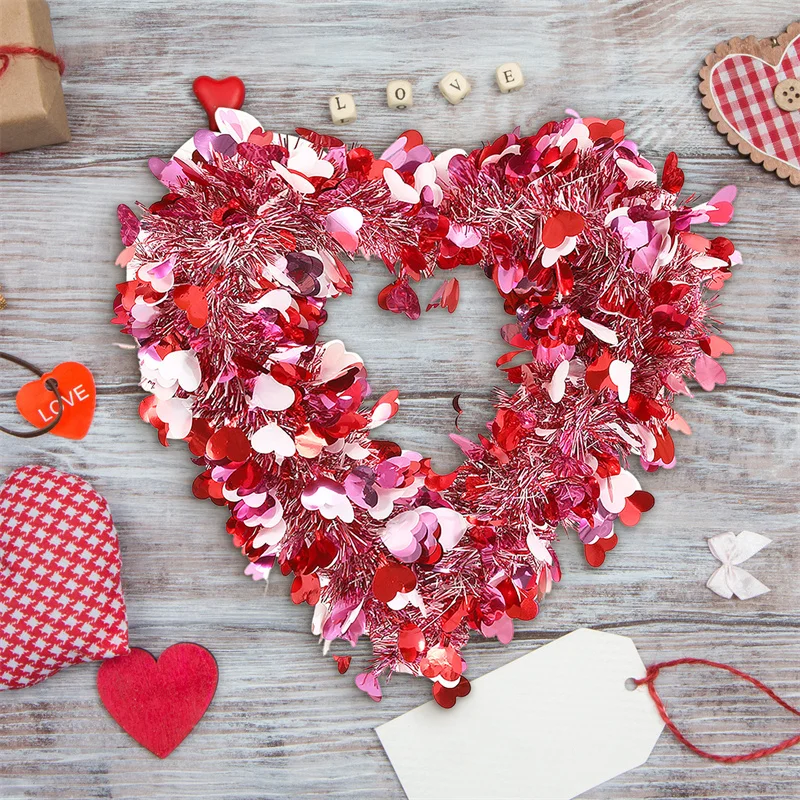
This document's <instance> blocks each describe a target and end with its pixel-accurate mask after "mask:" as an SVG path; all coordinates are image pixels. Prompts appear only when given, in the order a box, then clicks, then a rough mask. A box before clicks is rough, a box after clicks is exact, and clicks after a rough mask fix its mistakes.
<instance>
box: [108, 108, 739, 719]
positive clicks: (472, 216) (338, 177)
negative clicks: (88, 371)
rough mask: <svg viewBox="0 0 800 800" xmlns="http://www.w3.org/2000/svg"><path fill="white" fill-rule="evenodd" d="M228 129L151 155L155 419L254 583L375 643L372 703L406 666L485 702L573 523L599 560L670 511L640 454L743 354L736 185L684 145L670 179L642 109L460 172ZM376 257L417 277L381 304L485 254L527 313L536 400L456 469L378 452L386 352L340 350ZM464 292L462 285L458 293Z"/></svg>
mask: <svg viewBox="0 0 800 800" xmlns="http://www.w3.org/2000/svg"><path fill="white" fill-rule="evenodd" d="M217 124H218V127H219V132H212V131H209V130H202V131H199V132H198V133H197V134H195V136H194V137H193V138H192V139H191V140H189V142H187V143H186V144H185V145H184V146H183V147H181V148H180V149H179V150H178V152H177V153H176V154H175V156H173V158H172V159H171V160H170V161H168V162H166V163H165V162H163V161H161V160H159V159H152V160H151V162H150V166H151V169H152V170H153V172H154V173H155V174H156V176H157V177H158V178H159V179H160V180H161V182H162V183H164V184H165V185H166V186H167V189H168V192H167V194H166V195H164V197H162V199H161V200H159V201H158V202H156V203H154V204H153V205H151V206H150V207H149V208H144V207H143V211H144V216H143V218H142V220H141V222H140V221H139V219H137V217H136V215H134V213H133V212H132V211H131V210H130V209H129V208H128V207H126V206H120V207H119V217H120V222H121V225H122V239H123V243H124V245H125V250H124V251H123V253H122V255H121V256H120V259H119V261H118V263H119V264H121V265H123V266H126V267H127V272H128V280H127V281H126V282H125V283H122V284H120V285H119V290H120V294H119V296H118V297H117V300H116V303H115V307H116V312H117V317H116V320H115V321H116V322H117V323H119V324H121V325H123V326H124V327H123V330H124V331H125V332H126V333H129V334H131V335H132V336H134V337H135V338H136V339H137V341H138V343H139V362H140V366H141V373H142V386H143V387H144V388H145V389H146V390H147V391H148V392H150V395H149V396H148V397H146V398H145V400H144V401H143V402H142V404H141V409H140V410H141V415H142V417H143V418H144V419H145V420H146V421H148V422H149V423H151V424H152V425H153V426H154V427H155V428H156V429H157V430H158V436H159V439H160V441H161V443H162V444H164V445H167V444H168V440H170V439H184V440H185V441H186V442H187V444H188V446H189V449H190V451H191V454H192V456H193V457H194V461H195V463H197V464H198V465H199V466H200V467H201V468H202V469H203V472H202V474H200V475H199V476H198V477H197V479H196V480H195V482H194V487H193V490H194V493H195V495H196V496H197V497H200V498H210V499H211V500H212V501H213V502H214V503H216V504H218V505H226V506H227V507H228V508H229V509H230V512H231V516H230V520H229V522H228V525H227V529H228V533H229V534H230V535H231V536H232V538H233V541H234V543H235V545H236V546H237V547H240V548H241V549H242V551H243V553H244V554H245V555H246V556H247V557H248V558H249V559H250V561H251V562H252V563H251V565H250V566H249V567H248V569H247V570H246V572H247V573H248V574H251V575H253V576H254V577H255V578H258V577H264V578H266V576H267V575H268V573H269V570H270V569H271V568H272V567H273V565H279V567H280V569H281V571H282V572H283V573H284V574H288V573H290V572H291V573H294V581H293V583H292V588H291V596H292V599H293V600H294V602H295V603H302V602H303V601H305V602H307V603H309V604H310V605H312V606H315V611H314V618H313V623H312V630H313V632H314V633H315V634H317V635H320V636H321V637H322V638H323V639H324V640H325V642H326V648H327V646H328V644H329V643H330V642H332V641H333V640H335V639H337V638H341V639H346V640H348V641H349V642H351V643H352V644H355V642H356V640H357V639H358V637H359V636H360V635H362V634H366V635H368V636H369V638H370V639H371V641H372V645H373V659H372V662H371V664H370V668H369V669H368V671H366V672H363V673H361V674H360V675H359V676H358V677H357V678H356V683H357V685H358V686H359V687H360V688H361V689H363V690H364V691H366V692H368V694H369V695H370V696H371V697H372V698H373V699H375V700H378V699H380V697H381V686H380V684H379V682H378V678H379V676H380V675H381V674H382V673H392V672H406V673H411V674H413V675H423V676H425V677H427V678H429V679H431V680H432V681H433V694H434V697H435V698H436V700H437V701H438V702H439V703H440V704H441V705H444V706H448V707H449V706H452V705H453V704H454V703H455V700H456V698H457V697H459V696H463V695H464V694H465V693H466V692H468V691H469V683H468V682H467V679H466V678H465V677H464V674H463V673H464V670H465V667H466V664H465V662H464V661H463V659H462V658H461V654H460V653H461V650H462V648H463V647H464V645H465V644H466V643H467V640H468V638H469V635H470V631H472V630H478V631H480V632H481V633H482V634H483V635H484V636H496V637H497V638H498V639H500V640H501V641H503V642H508V641H509V640H510V639H511V637H512V635H513V620H515V619H525V620H529V619H532V618H533V617H534V616H536V614H537V611H538V604H539V601H540V600H541V598H542V597H543V595H544V594H546V593H547V592H549V591H550V588H551V585H552V583H553V581H557V580H559V577H560V570H559V565H558V560H557V558H556V554H555V552H554V550H553V541H554V540H555V538H556V530H557V527H558V526H563V527H564V528H565V529H568V530H570V529H571V530H574V531H577V534H578V535H579V537H580V539H581V541H582V542H583V543H584V544H585V546H586V555H587V559H588V561H589V562H590V563H592V564H594V565H599V564H600V563H601V562H602V560H603V558H604V555H605V552H606V551H607V550H609V549H611V548H612V547H613V546H614V544H615V543H616V535H615V533H614V523H615V521H616V520H617V519H618V518H619V519H620V520H621V521H622V522H624V523H625V524H635V522H636V521H637V520H638V518H639V516H640V514H641V512H642V511H644V510H647V509H648V508H649V507H650V506H651V505H652V502H653V501H652V497H651V496H650V495H649V494H647V493H646V492H643V491H642V490H641V487H640V485H639V482H638V480H637V479H636V477H634V475H633V474H632V473H631V472H629V471H628V469H626V466H627V462H628V459H629V458H630V457H631V456H632V455H636V456H638V457H639V460H640V462H641V464H642V466H643V467H644V469H645V470H647V471H652V470H655V469H657V468H658V467H666V468H671V467H672V466H673V465H674V463H675V455H674V447H673V442H672V438H671V435H670V429H673V430H674V429H678V430H683V431H685V432H687V433H688V426H687V425H686V423H685V422H684V421H683V420H682V419H681V417H680V416H679V415H678V414H677V413H676V412H675V411H673V410H672V408H671V406H670V402H671V400H672V398H673V396H674V395H675V394H676V393H682V394H687V395H688V394H690V392H689V390H688V388H687V386H686V383H685V382H684V376H693V377H694V378H695V379H696V380H697V381H698V382H699V383H700V385H701V386H702V387H703V388H704V389H711V388H713V386H714V384H715V383H723V382H724V380H725V373H724V372H723V370H722V368H721V367H720V366H719V365H718V364H717V362H716V361H715V360H714V359H715V357H716V356H717V355H719V354H720V353H721V352H726V351H730V348H729V346H728V345H727V343H726V342H724V340H722V339H720V338H719V337H718V336H715V335H714V334H713V332H712V327H713V321H712V320H711V319H710V317H709V312H710V307H711V304H712V303H713V292H715V291H716V290H718V289H719V288H721V287H722V285H723V282H724V281H725V280H726V279H727V278H728V277H729V276H730V268H731V266H732V265H734V264H737V263H740V260H741V259H740V257H739V254H738V253H737V252H736V251H735V250H734V247H733V245H732V244H731V243H730V242H729V241H728V240H727V239H725V238H722V237H717V238H715V239H713V240H709V239H707V238H704V237H703V236H700V235H699V234H697V233H692V232H691V231H690V228H691V226H692V225H693V224H696V223H703V222H710V223H711V224H712V225H722V224H724V223H725V222H727V221H729V219H730V218H731V215H732V211H733V209H732V205H731V202H732V200H733V198H734V196H735V190H734V189H733V188H732V187H727V188H726V189H723V190H722V191H720V192H719V193H718V194H717V195H715V196H714V197H713V198H712V199H711V201H710V202H708V203H703V204H700V205H695V206H693V207H689V206H687V205H685V204H683V203H682V202H680V201H679V198H678V195H679V193H680V191H681V188H682V184H683V173H682V172H681V170H680V169H679V168H678V165H677V159H676V157H675V155H674V154H670V155H669V157H668V158H667V161H666V164H665V167H664V172H663V176H662V178H661V181H660V182H659V180H658V177H657V175H656V171H655V169H654V168H653V166H652V165H651V164H650V162H648V161H647V160H646V159H645V158H643V157H642V156H641V155H639V153H638V150H637V147H636V145H635V144H634V143H633V142H631V141H629V140H627V139H626V138H625V135H624V131H623V127H624V126H623V123H622V122H621V121H619V120H610V121H603V120H599V119H579V118H568V119H566V120H564V121H561V122H550V123H548V124H546V125H545V126H544V127H543V128H541V130H539V131H538V132H537V133H535V134H533V135H532V136H521V135H520V133H519V131H518V130H517V131H514V132H513V133H510V134H508V135H505V136H501V137H500V138H499V139H497V140H496V141H495V142H494V143H492V144H490V145H488V146H486V147H482V148H478V149H476V150H474V151H473V152H471V153H469V154H467V153H465V152H464V151H461V150H448V151H446V152H444V153H441V154H440V155H438V156H436V157H435V158H434V157H433V155H432V153H431V151H430V150H429V149H428V147H426V146H425V144H424V143H423V141H422V138H421V136H420V135H419V134H418V133H416V132H415V131H408V132H406V133H404V134H403V135H402V136H401V137H400V138H399V139H398V140H397V141H396V142H395V143H394V144H393V145H392V146H391V147H390V148H389V149H388V150H387V151H386V152H385V153H383V155H381V156H380V157H379V158H376V157H374V155H373V154H372V153H371V152H370V151H369V150H367V149H366V148H362V147H356V148H352V149H351V148H348V147H346V146H345V145H344V144H343V143H342V142H341V141H339V140H338V139H334V138H332V137H325V136H320V135H318V134H316V133H313V132H311V131H307V130H303V129H298V133H299V134H300V136H299V137H295V136H283V135H278V134H276V133H273V132H270V131H267V130H264V129H263V127H262V126H261V125H260V124H259V123H258V122H257V121H256V120H255V119H254V118H253V117H251V116H250V115H249V114H246V113H244V112H240V111H234V110H232V109H220V110H219V111H218V112H217ZM357 251H360V252H361V253H363V254H364V255H366V256H370V255H377V256H379V257H380V258H381V259H382V261H383V262H384V263H385V264H386V266H387V267H388V268H389V270H390V271H392V272H393V273H394V275H395V276H396V281H395V282H394V283H392V284H391V285H390V286H387V287H386V289H384V290H383V292H381V295H380V297H379V302H380V304H381V305H382V306H383V307H385V308H388V309H390V310H392V311H402V312H404V313H406V314H408V316H410V317H412V318H413V317H418V316H419V313H420V309H419V301H418V300H417V297H416V294H415V293H414V291H413V289H412V288H411V286H410V284H409V279H414V280H419V279H420V278H421V277H429V276H431V275H432V274H433V272H434V270H435V269H436V268H437V267H438V268H440V269H444V270H449V269H453V268H455V267H457V266H459V265H461V264H467V265H481V268H482V269H483V270H484V271H485V272H486V274H487V275H488V276H489V277H490V278H491V279H492V280H493V281H494V282H495V284H496V286H497V289H498V291H499V292H500V294H501V296H502V297H503V298H504V301H505V308H506V311H507V312H508V313H509V314H510V315H511V316H513V318H514V321H513V322H512V323H510V324H508V325H506V326H504V328H503V336H504V338H505V340H506V341H507V342H508V343H509V344H510V345H511V346H512V347H513V348H514V351H513V352H512V353H509V354H508V356H506V357H503V358H501V359H500V364H499V365H500V366H502V367H503V368H504V369H505V370H506V374H507V376H508V379H509V380H510V382H511V383H512V384H513V385H514V387H515V389H514V391H513V392H510V391H504V390H499V389H498V390H497V392H496V399H495V407H496V414H495V416H494V419H493V420H491V422H490V423H488V429H489V435H488V436H481V437H480V441H479V442H478V443H473V442H470V441H469V440H467V439H464V438H461V437H456V438H457V441H458V442H459V444H460V446H461V447H462V449H463V450H464V452H465V455H466V460H465V461H464V463H463V464H462V465H461V466H460V467H459V468H458V469H456V470H455V471H454V472H452V473H451V474H449V475H439V474H437V473H436V472H434V470H433V469H432V468H431V465H430V461H429V459H426V458H424V457H423V456H421V455H420V454H419V453H415V452H409V451H404V450H401V448H400V447H399V446H397V445H396V444H394V443H392V442H388V441H381V440H378V439H374V438H371V436H370V432H371V430H372V429H374V428H376V427H377V426H379V425H380V424H382V423H383V422H385V421H386V420H387V419H389V418H390V417H391V416H393V415H394V413H395V412H396V411H397V408H398V399H397V398H398V395H397V392H390V393H389V394H387V395H385V396H383V397H382V398H381V399H380V400H379V401H378V402H377V403H376V404H375V405H374V406H372V407H371V408H368V407H367V406H365V405H364V400H365V398H366V397H367V395H368V394H369V385H368V383H367V373H366V369H365V367H364V364H363V363H362V361H361V359H360V358H359V357H358V355H356V354H355V353H352V352H349V351H348V350H347V349H346V348H345V345H344V344H343V343H342V342H340V341H329V342H322V341H320V340H319V333H320V330H321V328H322V326H323V324H324V323H325V320H326V310H325V304H326V302H327V300H328V299H329V298H332V297H336V296H337V295H339V294H341V293H342V292H346V293H349V292H350V291H351V278H350V275H349V274H348V272H347V269H346V268H345V266H344V264H343V262H342V260H341V256H342V255H344V254H347V255H353V254H355V253H356V252H357ZM709 291H710V292H711V293H712V294H711V295H709ZM456 294H457V284H455V281H454V279H450V280H449V281H447V282H446V283H445V284H444V285H443V286H442V287H441V288H440V289H439V291H438V292H437V294H436V295H435V297H434V303H433V305H437V304H440V303H444V304H447V305H449V306H450V307H452V304H453V300H454V298H455V296H456ZM519 361H521V363H518V362H519ZM336 658H337V660H338V662H339V667H340V671H342V672H343V671H345V669H346V667H347V665H348V664H349V658H346V657H341V656H337V657H336Z"/></svg>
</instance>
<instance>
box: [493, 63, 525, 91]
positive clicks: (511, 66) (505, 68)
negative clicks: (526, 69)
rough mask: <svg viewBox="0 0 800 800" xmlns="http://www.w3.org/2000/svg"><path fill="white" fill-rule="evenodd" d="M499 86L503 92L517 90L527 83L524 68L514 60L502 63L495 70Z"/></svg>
mask: <svg viewBox="0 0 800 800" xmlns="http://www.w3.org/2000/svg"><path fill="white" fill-rule="evenodd" d="M495 77H496V78H497V86H498V87H499V89H500V91H501V92H502V93H503V94H507V93H508V92H516V91H517V89H521V88H522V87H523V86H524V85H525V78H524V77H523V76H522V69H520V66H519V64H517V63H516V62H514V61H511V62H509V63H508V64H501V65H500V66H499V67H498V68H497V70H496V71H495Z"/></svg>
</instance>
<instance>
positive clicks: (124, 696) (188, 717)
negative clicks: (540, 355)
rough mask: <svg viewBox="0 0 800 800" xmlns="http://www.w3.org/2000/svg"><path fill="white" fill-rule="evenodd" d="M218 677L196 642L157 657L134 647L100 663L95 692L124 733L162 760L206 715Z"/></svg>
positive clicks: (212, 657) (177, 645) (176, 647)
mask: <svg viewBox="0 0 800 800" xmlns="http://www.w3.org/2000/svg"><path fill="white" fill-rule="evenodd" d="M218 677H219V670H218V669H217V662H216V661H215V660H214V656H212V655H211V653H209V652H208V650H206V649H205V647H201V646H200V645H199V644H193V643H191V642H181V643H180V644H173V645H172V646H171V647H168V648H167V649H166V650H165V651H164V652H163V653H162V654H161V657H160V658H159V659H158V661H156V659H155V658H153V656H152V655H150V653H148V652H147V650H142V649H141V648H139V647H134V648H131V651H130V653H129V654H128V655H124V656H120V657H119V658H115V659H114V660H113V661H106V662H105V663H104V664H103V665H102V666H101V667H100V670H99V671H98V673H97V690H98V692H99V693H100V700H101V701H102V703H103V705H104V706H105V707H106V710H107V711H108V713H109V714H111V716H112V717H113V718H114V719H115V720H116V722H117V723H118V724H119V726H120V727H121V728H122V729H123V730H124V731H125V733H127V734H128V735H129V736H131V737H132V738H134V739H135V740H136V741H137V742H139V744H140V745H142V746H143V747H146V748H147V749H148V750H149V751H150V752H151V753H155V754H156V755H157V756H158V757H159V758H166V757H167V756H168V755H169V754H170V753H171V752H172V751H173V750H174V749H175V748H176V747H177V746H178V745H179V744H180V743H181V742H182V741H183V740H184V739H185V738H186V737H187V736H188V735H189V733H191V731H192V728H194V726H195V725H197V723H198V722H200V720H201V719H202V717H203V714H205V713H206V709H207V708H208V706H209V704H210V703H211V699H212V698H213V697H214V692H216V690H217V679H218Z"/></svg>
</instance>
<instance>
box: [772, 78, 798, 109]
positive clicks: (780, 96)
mask: <svg viewBox="0 0 800 800" xmlns="http://www.w3.org/2000/svg"><path fill="white" fill-rule="evenodd" d="M775 102H776V103H777V104H778V108H780V109H781V110H782V111H797V110H798V109H800V80H798V79H797V78H787V79H786V80H785V81H781V82H780V83H779V84H778V85H777V86H776V87H775Z"/></svg>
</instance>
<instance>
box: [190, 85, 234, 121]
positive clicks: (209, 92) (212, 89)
mask: <svg viewBox="0 0 800 800" xmlns="http://www.w3.org/2000/svg"><path fill="white" fill-rule="evenodd" d="M192 90H193V91H194V93H195V96H196V97H197V99H198V100H199V101H200V105H201V106H203V108H204V109H205V112H206V114H208V127H209V128H211V130H212V131H218V130H219V128H218V127H217V121H216V119H214V114H216V112H217V109H218V108H241V107H242V104H243V103H244V84H243V83H242V81H241V80H240V79H239V78H237V77H235V76H231V77H230V78H223V79H222V80H220V81H218V80H215V79H214V78H209V77H208V75H201V76H200V77H199V78H195V81H194V83H193V84H192Z"/></svg>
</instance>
